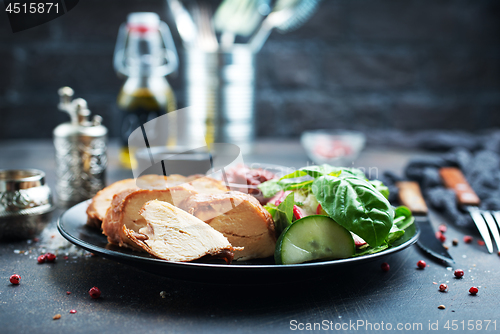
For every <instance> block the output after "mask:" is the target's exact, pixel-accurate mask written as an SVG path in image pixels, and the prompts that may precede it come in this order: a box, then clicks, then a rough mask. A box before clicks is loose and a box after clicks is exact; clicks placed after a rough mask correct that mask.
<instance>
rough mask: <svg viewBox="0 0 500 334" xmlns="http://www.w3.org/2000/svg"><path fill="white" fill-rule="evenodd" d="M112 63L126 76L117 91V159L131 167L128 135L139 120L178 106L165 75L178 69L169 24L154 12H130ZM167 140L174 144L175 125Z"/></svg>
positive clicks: (155, 115) (146, 119)
mask: <svg viewBox="0 0 500 334" xmlns="http://www.w3.org/2000/svg"><path fill="white" fill-rule="evenodd" d="M114 67H115V70H116V71H117V72H118V74H119V75H122V76H125V77H126V78H127V79H126V81H125V83H124V84H123V87H122V89H121V90H120V93H119V94H118V99H117V105H118V109H119V110H120V142H121V148H120V162H121V164H122V166H123V167H126V168H133V167H134V165H135V157H134V152H130V151H131V149H129V147H128V137H129V135H130V134H131V133H132V132H133V131H134V130H135V129H137V128H138V127H140V126H141V125H142V124H144V123H146V122H148V121H150V120H152V119H154V118H156V117H158V116H161V115H163V114H165V113H167V112H171V111H174V110H176V109H177V105H176V99H175V96H174V93H173V90H172V88H171V87H170V85H169V84H168V81H167V79H166V78H165V76H166V75H168V74H171V73H172V72H174V71H176V70H177V67H178V56H177V51H176V49H175V45H174V42H173V39H172V35H171V33H170V30H169V28H168V26H167V25H166V24H165V23H164V22H162V21H160V18H159V16H158V15H157V14H156V13H131V14H129V15H128V18H127V23H126V24H123V25H122V26H121V27H120V30H119V34H118V40H117V43H116V47H115V55H114ZM168 138H169V139H168V142H167V143H165V145H175V138H176V135H175V129H169V136H168Z"/></svg>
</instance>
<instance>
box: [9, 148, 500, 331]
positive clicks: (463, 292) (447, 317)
mask: <svg viewBox="0 0 500 334" xmlns="http://www.w3.org/2000/svg"><path fill="white" fill-rule="evenodd" d="M414 154H425V153H423V152H403V151H396V150H392V149H383V148H370V149H367V150H365V151H364V152H363V153H362V154H361V156H360V157H359V158H358V159H357V161H356V163H355V164H354V166H356V167H358V166H362V167H366V168H368V167H372V172H376V171H377V170H378V171H379V172H380V171H382V170H386V169H391V170H394V171H400V170H401V168H402V167H403V166H404V164H405V162H406V161H407V160H408V158H409V157H410V156H412V155H414ZM53 156H54V150H53V148H52V144H51V142H50V141H15V142H10V141H4V142H0V168H1V169H7V168H39V169H42V170H44V171H45V172H46V173H47V180H48V183H49V185H50V186H51V187H52V189H54V183H55V175H54V168H55V165H54V159H53ZM109 156H110V164H109V169H108V171H109V172H108V182H109V183H110V182H113V181H116V180H119V179H122V178H126V177H130V175H131V173H130V171H127V170H122V169H120V168H119V167H118V162H117V160H116V156H117V148H116V145H111V147H110V151H109ZM245 161H246V162H251V161H258V162H267V163H276V164H282V165H288V166H294V167H300V166H303V165H305V164H306V163H307V157H306V155H305V153H304V151H303V149H302V148H301V147H300V145H299V143H298V142H293V141H287V142H278V141H260V142H259V143H258V144H257V145H256V149H255V153H253V154H252V155H249V156H247V157H245ZM60 213H61V210H58V211H57V212H56V214H55V216H54V222H52V223H51V224H50V225H49V226H48V227H47V229H46V230H45V231H44V232H43V234H42V236H40V241H38V242H31V241H22V242H2V243H0V333H120V332H123V333H129V332H135V333H149V332H153V333H176V332H188V333H189V332H190V333H222V332H224V333H242V332H269V333H279V332H289V331H291V330H293V329H296V330H297V331H298V330H299V329H301V328H304V329H307V328H308V327H306V326H307V324H308V323H310V325H311V326H314V323H319V324H320V325H322V326H321V327H319V326H318V325H316V327H312V329H314V328H315V329H316V330H317V331H319V329H330V330H332V331H337V332H346V333H347V332H369V333H371V332H375V331H376V329H377V328H379V331H382V328H383V329H388V326H391V328H392V330H393V331H395V332H400V331H398V329H399V328H402V329H404V328H405V327H406V329H409V328H412V330H414V331H415V332H419V333H420V332H421V333H426V332H437V333H446V332H469V333H482V332H483V331H486V325H487V323H488V321H491V322H490V323H489V327H488V330H487V331H488V332H495V331H498V330H500V317H499V314H500V312H499V311H500V308H499V297H500V283H499V282H500V281H499V277H500V275H499V274H500V257H499V256H498V255H497V254H488V253H487V252H486V249H485V247H484V246H480V245H478V244H477V243H476V242H473V243H472V244H465V243H463V241H462V238H463V236H464V234H465V233H468V234H472V235H473V236H474V238H475V240H476V239H477V237H478V235H477V233H475V231H461V230H458V229H457V228H455V227H454V226H453V224H448V231H447V232H446V236H447V238H448V240H447V242H446V243H447V244H451V240H452V239H454V238H457V239H459V240H460V243H459V245H458V246H455V247H454V246H451V247H450V250H449V252H450V254H451V255H452V256H453V257H454V258H455V260H456V265H454V266H453V269H456V268H461V269H463V270H464V271H465V276H464V277H463V278H462V279H454V278H453V272H452V271H451V270H452V269H451V268H447V267H446V266H443V265H441V264H439V263H437V262H434V261H433V260H431V259H429V258H428V257H426V255H425V254H424V253H422V251H420V249H419V248H418V247H417V246H412V247H410V248H408V249H406V250H404V251H401V252H399V253H396V254H393V255H391V256H387V257H385V258H383V259H380V260H377V261H374V262H370V263H365V264H363V265H358V266H354V267H349V268H344V269H341V270H335V271H332V273H331V274H330V275H328V276H323V277H310V279H309V280H307V281H302V282H292V283H287V282H280V283H279V284H275V285H262V284H259V283H261V282H255V284H254V285H244V286H241V285H234V284H231V278H230V277H228V280H227V283H224V284H202V283H191V282H184V281H178V280H173V279H169V278H165V277H160V276H156V275H152V274H149V273H146V272H143V271H140V270H137V269H134V268H132V267H129V266H127V265H123V264H120V263H116V262H113V261H111V260H107V259H105V258H102V257H93V256H90V254H88V253H86V252H83V251H82V250H78V249H76V247H75V246H73V247H70V248H68V247H67V245H68V244H67V243H65V241H64V240H63V239H62V238H61V236H59V235H58V232H57V230H56V229H55V219H56V218H57V216H58V215H59V214H60ZM433 218H434V221H433V223H434V224H435V227H437V225H439V224H441V223H443V222H444V221H443V220H442V219H441V218H440V217H438V216H437V215H435V214H434V215H433ZM448 223H450V222H448ZM52 236H53V237H52ZM61 245H63V246H65V247H66V248H63V249H62V250H59V253H58V258H57V261H56V262H55V263H53V264H42V265H38V264H37V262H36V256H37V255H38V254H39V252H41V251H42V248H45V249H50V247H57V246H61ZM30 251H31V252H30ZM65 254H68V258H67V259H65V258H64V257H63V256H64V255H65ZM421 259H424V260H425V261H427V263H428V264H429V266H428V267H427V268H426V269H425V270H418V269H417V268H416V263H417V261H418V260H421ZM384 261H386V262H388V263H389V264H390V266H391V270H390V271H389V272H383V271H382V270H381V269H380V264H381V263H382V262H384ZM14 273H17V274H20V275H21V276H22V280H21V284H20V285H18V286H13V285H11V284H10V283H9V276H10V275H12V274H14ZM272 280H273V278H272V277H269V278H268V279H267V280H266V281H272ZM434 282H435V283H447V284H448V286H449V292H447V293H440V292H439V291H438V285H436V284H434ZM92 286H98V287H99V288H100V289H101V291H102V297H101V298H100V299H97V300H93V299H91V298H90V297H89V294H88V290H89V289H90V288H91V287H92ZM471 286H478V287H479V293H478V295H477V296H471V295H469V293H468V290H469V288H470V287H471ZM67 291H70V292H71V294H69V295H68V294H67V293H66V292H67ZM162 291H164V292H163V298H162V296H160V293H161V292H162ZM441 304H442V305H445V306H446V309H444V310H441V309H438V306H439V305H441ZM71 309H75V310H77V313H76V314H70V313H69V311H70V310H71ZM56 314H61V315H62V317H61V318H60V319H59V320H53V319H52V318H53V316H54V315H56ZM494 321H496V323H495V322H494ZM367 323H369V324H367ZM301 324H302V325H301ZM389 324H390V325H389ZM431 324H432V326H431V327H432V328H431V329H429V328H430V327H429V326H430V325H431ZM358 325H359V327H358ZM302 326H304V327H302ZM370 326H372V328H373V329H371V327H370ZM495 326H496V330H495ZM447 327H449V329H448V328H447ZM336 329H337V330H336ZM433 329H437V330H433ZM453 329H455V330H453Z"/></svg>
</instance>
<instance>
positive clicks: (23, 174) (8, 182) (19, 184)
mask: <svg viewBox="0 0 500 334" xmlns="http://www.w3.org/2000/svg"><path fill="white" fill-rule="evenodd" d="M44 184H45V173H44V172H43V171H41V170H38V169H11V170H6V169H4V170H0V192H6V191H16V190H20V189H29V188H34V187H40V186H43V185H44Z"/></svg>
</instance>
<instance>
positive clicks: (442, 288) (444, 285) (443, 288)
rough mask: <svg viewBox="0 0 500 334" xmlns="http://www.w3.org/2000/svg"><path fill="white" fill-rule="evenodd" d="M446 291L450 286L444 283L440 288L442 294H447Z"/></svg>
mask: <svg viewBox="0 0 500 334" xmlns="http://www.w3.org/2000/svg"><path fill="white" fill-rule="evenodd" d="M446 289H448V285H446V284H444V283H443V284H441V285H440V286H439V291H441V292H446Z"/></svg>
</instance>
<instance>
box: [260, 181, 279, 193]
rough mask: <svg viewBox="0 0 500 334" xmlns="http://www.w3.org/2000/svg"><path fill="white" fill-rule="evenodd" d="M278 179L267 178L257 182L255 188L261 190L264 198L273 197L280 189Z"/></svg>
mask: <svg viewBox="0 0 500 334" xmlns="http://www.w3.org/2000/svg"><path fill="white" fill-rule="evenodd" d="M278 181H279V180H278V179H273V180H269V181H266V182H263V183H261V184H259V185H258V186H257V188H259V189H260V191H262V196H264V198H268V197H273V196H274V195H276V193H277V192H278V191H280V190H281V186H280V185H279V184H278Z"/></svg>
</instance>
